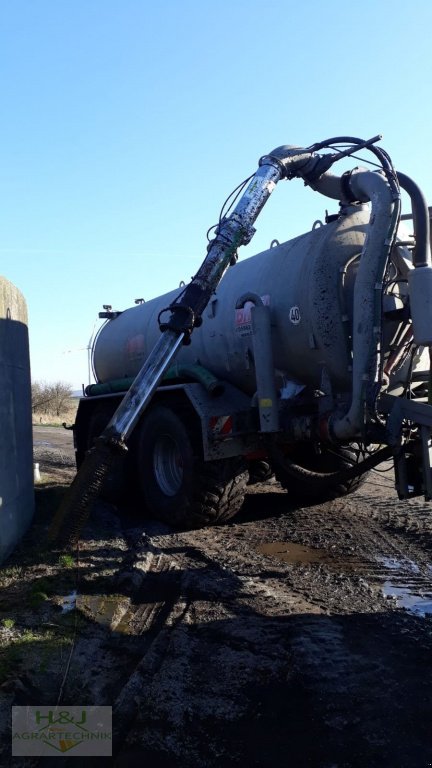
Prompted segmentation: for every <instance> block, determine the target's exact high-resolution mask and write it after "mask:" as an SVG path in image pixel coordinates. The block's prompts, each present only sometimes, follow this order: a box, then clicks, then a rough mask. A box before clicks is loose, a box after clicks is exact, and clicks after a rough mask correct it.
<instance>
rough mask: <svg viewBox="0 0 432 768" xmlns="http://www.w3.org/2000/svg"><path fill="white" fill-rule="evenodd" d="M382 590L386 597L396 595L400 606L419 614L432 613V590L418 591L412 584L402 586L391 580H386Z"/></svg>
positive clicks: (397, 603)
mask: <svg viewBox="0 0 432 768" xmlns="http://www.w3.org/2000/svg"><path fill="white" fill-rule="evenodd" d="M382 592H383V595H385V597H394V598H395V599H396V605H397V607H398V608H405V609H406V610H407V611H410V612H411V613H415V614H416V615H417V616H423V617H424V616H427V615H430V614H432V592H428V593H427V594H424V593H416V592H415V591H413V589H412V586H408V585H405V586H400V585H396V584H394V583H393V582H391V581H386V582H384V585H383V587H382Z"/></svg>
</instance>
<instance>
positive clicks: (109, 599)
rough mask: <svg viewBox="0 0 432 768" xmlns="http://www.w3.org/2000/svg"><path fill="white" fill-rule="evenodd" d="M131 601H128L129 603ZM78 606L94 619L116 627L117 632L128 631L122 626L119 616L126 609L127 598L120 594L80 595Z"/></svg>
mask: <svg viewBox="0 0 432 768" xmlns="http://www.w3.org/2000/svg"><path fill="white" fill-rule="evenodd" d="M128 602H129V601H127V603H128ZM78 608H80V610H82V611H83V613H84V614H85V615H86V616H88V618H90V619H92V620H93V621H97V623H98V624H101V625H102V626H103V627H107V628H111V629H114V628H115V631H116V632H126V631H127V629H126V627H125V628H122V627H121V626H120V624H121V622H119V618H120V617H122V616H123V614H124V613H125V611H126V606H125V599H124V598H120V597H118V595H103V596H102V595H80V596H79V599H78Z"/></svg>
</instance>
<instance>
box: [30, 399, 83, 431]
mask: <svg viewBox="0 0 432 768" xmlns="http://www.w3.org/2000/svg"><path fill="white" fill-rule="evenodd" d="M78 403H79V399H78V398H77V397H72V398H71V399H70V401H69V403H68V405H67V406H66V407H65V408H64V410H63V412H62V414H61V416H57V414H55V413H34V414H33V424H43V425H45V426H53V427H57V426H58V427H60V426H61V425H62V424H63V422H66V424H67V425H68V426H70V425H71V424H73V423H74V421H75V416H76V412H77V408H78Z"/></svg>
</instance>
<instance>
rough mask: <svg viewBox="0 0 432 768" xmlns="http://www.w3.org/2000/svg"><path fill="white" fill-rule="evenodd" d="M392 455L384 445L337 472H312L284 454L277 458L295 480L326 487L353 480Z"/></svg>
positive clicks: (390, 450)
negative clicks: (362, 459) (307, 481)
mask: <svg viewBox="0 0 432 768" xmlns="http://www.w3.org/2000/svg"><path fill="white" fill-rule="evenodd" d="M392 455H393V451H392V449H391V448H389V447H388V446H386V447H385V448H381V449H380V450H379V451H376V453H373V454H372V455H371V456H368V457H367V459H364V461H361V462H359V463H357V464H354V466H352V467H349V468H348V469H342V470H338V471H337V472H314V471H313V470H311V469H306V468H305V467H301V466H300V465H299V464H296V463H295V462H294V461H291V459H289V458H288V457H287V456H285V455H284V456H283V457H281V456H280V455H279V459H280V460H281V461H282V466H283V468H284V470H285V471H286V472H287V473H288V474H289V475H291V476H292V477H294V478H296V479H297V480H303V481H305V480H309V481H311V482H313V483H314V484H318V485H320V486H321V487H322V488H326V487H327V486H328V485H332V484H334V483H338V482H345V481H347V480H354V479H355V478H356V477H360V475H363V474H364V473H365V472H368V471H369V469H373V467H376V466H377V464H381V462H382V461H385V460H386V459H390V458H391V457H392Z"/></svg>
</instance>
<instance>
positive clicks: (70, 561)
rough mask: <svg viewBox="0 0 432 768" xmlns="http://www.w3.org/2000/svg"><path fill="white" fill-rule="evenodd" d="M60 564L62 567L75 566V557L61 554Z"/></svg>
mask: <svg viewBox="0 0 432 768" xmlns="http://www.w3.org/2000/svg"><path fill="white" fill-rule="evenodd" d="M59 565H61V566H62V568H73V567H74V566H75V559H74V557H73V556H72V555H67V554H66V555H60V557H59Z"/></svg>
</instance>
